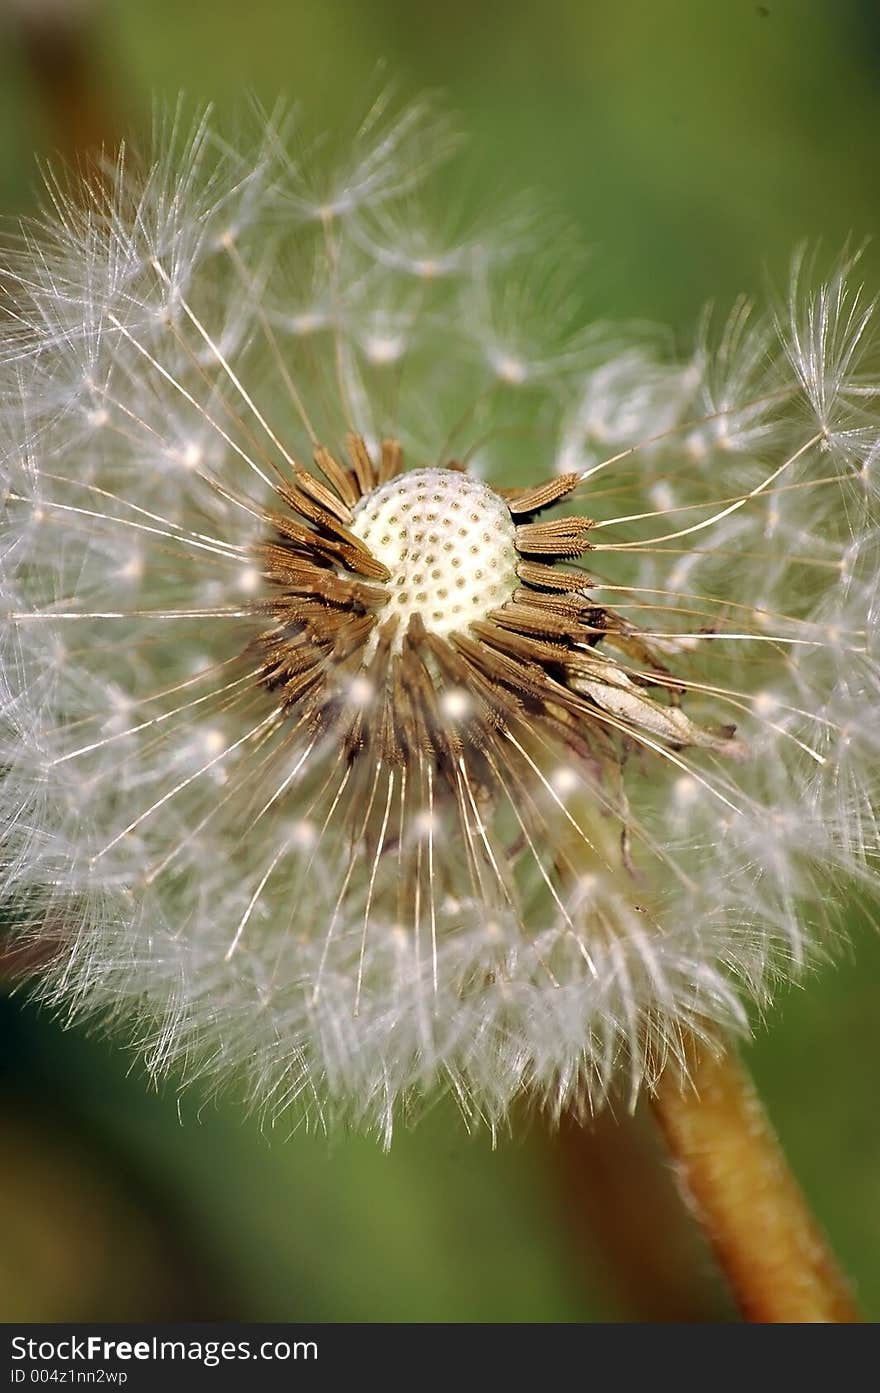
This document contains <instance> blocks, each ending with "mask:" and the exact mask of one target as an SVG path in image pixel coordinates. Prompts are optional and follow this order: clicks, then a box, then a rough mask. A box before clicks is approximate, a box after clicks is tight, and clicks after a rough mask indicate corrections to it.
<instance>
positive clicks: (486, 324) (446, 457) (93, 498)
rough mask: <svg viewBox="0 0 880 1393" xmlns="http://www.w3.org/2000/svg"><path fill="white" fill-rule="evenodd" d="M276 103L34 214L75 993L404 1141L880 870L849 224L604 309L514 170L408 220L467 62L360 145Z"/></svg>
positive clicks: (218, 1077)
mask: <svg viewBox="0 0 880 1393" xmlns="http://www.w3.org/2000/svg"><path fill="white" fill-rule="evenodd" d="M288 125H289V123H287V122H286V121H285V120H283V119H282V118H278V119H275V120H273V122H272V123H270V125H269V129H268V134H267V135H266V136H264V137H263V138H262V139H261V140H260V141H259V143H258V145H257V147H256V148H254V149H249V150H246V151H239V150H237V149H235V148H233V147H232V146H230V145H229V144H228V143H226V142H224V141H221V140H220V139H219V137H217V136H216V135H215V134H214V133H213V132H212V130H211V128H210V126H209V123H208V121H207V120H206V119H205V120H201V121H200V122H198V123H197V125H196V126H195V128H194V129H188V128H187V126H186V123H185V121H184V120H183V117H182V116H181V114H180V113H179V112H178V113H177V115H176V116H175V118H174V119H173V120H172V121H171V122H170V123H166V125H165V126H164V127H162V128H160V129H159V130H158V131H157V133H156V142H155V143H156V154H155V158H154V160H153V162H152V163H148V164H146V165H139V164H138V163H137V162H136V161H135V160H134V159H133V158H132V157H130V156H129V155H128V154H127V153H123V154H122V155H120V157H119V160H118V162H117V163H116V164H115V166H114V167H113V168H112V169H104V170H102V171H101V172H100V174H99V175H96V176H95V178H94V180H93V181H91V182H88V183H86V184H85V185H84V186H81V185H74V184H71V185H70V186H67V185H65V183H64V181H63V180H62V179H61V178H60V177H58V176H55V175H50V177H49V185H48V190H49V198H48V201H47V209H46V211H45V213H44V214H43V215H42V216H41V217H40V218H38V219H37V220H35V221H34V222H33V223H31V224H29V225H28V226H26V227H25V228H24V229H23V231H22V233H21V236H20V238H19V239H18V241H17V242H15V243H12V244H10V245H9V246H8V247H7V249H6V251H5V253H4V257H3V264H2V294H3V299H4V304H3V315H4V328H3V337H2V349H0V354H2V366H0V422H2V430H3V448H2V473H0V488H2V492H3V497H4V517H3V523H2V532H0V608H2V615H3V618H2V631H0V640H2V675H0V764H2V769H3V773H2V779H0V791H2V798H3V801H4V819H3V822H4V826H3V834H2V861H0V875H2V894H3V898H4V902H5V903H6V904H7V905H11V906H13V907H14V910H15V920H16V924H17V927H16V929H15V932H16V933H17V934H19V935H20V936H21V937H22V938H23V939H24V940H25V941H27V942H28V943H29V944H31V945H32V946H33V945H36V946H37V947H39V948H40V949H41V952H40V957H41V960H42V966H41V969H40V972H39V975H38V977H37V982H36V990H37V992H38V994H39V995H40V996H41V997H42V998H43V999H44V1000H46V1001H48V1002H50V1003H52V1004H53V1005H55V1006H56V1007H58V1008H60V1009H61V1010H63V1011H64V1012H65V1013H66V1014H67V1015H68V1016H69V1017H71V1018H76V1017H79V1016H81V1015H88V1016H98V1017H101V1018H103V1019H107V1020H110V1021H115V1022H119V1023H120V1024H122V1025H123V1026H124V1027H125V1028H126V1029H127V1030H128V1031H129V1033H130V1034H131V1035H132V1037H133V1038H134V1040H135V1041H136V1043H137V1045H138V1047H139V1048H140V1049H141V1051H142V1052H143V1053H144V1055H145V1057H146V1059H147V1061H148V1064H149V1067H150V1069H151V1070H153V1071H154V1072H156V1073H157V1074H161V1073H164V1072H165V1071H168V1070H170V1069H175V1070H177V1071H178V1072H179V1073H180V1074H181V1075H182V1076H183V1077H185V1078H189V1077H194V1076H204V1077H205V1078H207V1079H209V1080H211V1081H213V1082H214V1083H219V1082H221V1081H223V1080H227V1079H236V1080H240V1079H242V1078H244V1079H246V1080H247V1092H248V1098H249V1100H251V1101H252V1102H253V1104H254V1105H255V1106H257V1107H259V1108H261V1109H263V1110H264V1111H265V1112H266V1113H267V1114H268V1115H269V1116H270V1117H276V1116H279V1115H281V1114H282V1113H285V1112H286V1111H287V1110H288V1109H292V1110H293V1111H294V1114H295V1116H296V1117H298V1118H301V1119H304V1120H305V1121H306V1122H307V1123H308V1124H310V1125H314V1126H317V1127H320V1128H323V1129H330V1128H331V1127H332V1126H334V1125H336V1123H337V1122H340V1121H347V1122H349V1123H352V1124H354V1125H356V1126H363V1127H367V1128H374V1129H376V1130H378V1132H379V1134H380V1135H381V1136H382V1138H383V1139H384V1140H385V1141H386V1142H389V1141H390V1139H391V1134H392V1129H393V1126H394V1123H395V1120H396V1119H397V1118H399V1117H408V1116H411V1115H413V1114H414V1112H415V1111H416V1110H417V1108H418V1105H419V1103H420V1101H421V1100H422V1099H424V1098H425V1097H428V1096H430V1095H431V1094H432V1093H434V1092H436V1091H437V1090H438V1089H445V1090H450V1091H451V1092H452V1093H453V1094H454V1095H455V1097H456V1099H457V1100H458V1103H459V1105H460V1107H461V1110H462V1113H463V1114H464V1116H465V1118H466V1119H467V1120H468V1122H478V1121H485V1122H486V1123H487V1124H488V1125H489V1126H490V1127H491V1128H493V1129H494V1128H496V1127H497V1126H498V1125H499V1124H500V1123H501V1122H502V1121H503V1120H504V1118H505V1117H506V1115H507V1114H508V1111H509V1109H510V1107H511V1105H512V1103H513V1101H514V1100H515V1099H517V1098H519V1097H520V1096H521V1095H523V1094H524V1093H525V1094H528V1095H529V1096H530V1097H532V1098H533V1099H536V1100H537V1101H538V1102H539V1103H540V1104H541V1105H543V1106H544V1107H545V1108H546V1109H547V1111H548V1112H549V1113H550V1114H551V1115H552V1116H555V1117H558V1116H559V1115H560V1114H561V1113H562V1112H563V1111H565V1110H571V1109H575V1110H578V1111H579V1112H580V1113H581V1114H589V1112H590V1111H592V1110H594V1109H595V1108H597V1107H599V1106H601V1104H602V1102H603V1100H604V1099H605V1098H606V1096H607V1095H608V1094H609V1092H610V1091H612V1090H616V1089H623V1090H624V1092H625V1093H626V1095H627V1096H628V1097H629V1098H630V1099H631V1100H633V1101H634V1100H635V1098H636V1096H637V1095H638V1094H639V1093H640V1091H642V1090H643V1089H647V1090H648V1091H649V1092H659V1091H660V1090H661V1088H662V1086H663V1080H664V1079H665V1078H666V1077H667V1076H668V1075H669V1074H670V1072H671V1073H672V1075H673V1076H674V1077H675V1078H680V1077H681V1075H682V1073H685V1074H686V1073H687V1071H688V1068H689V1067H692V1066H693V1051H694V1049H695V1048H696V1049H698V1050H702V1051H708V1052H709V1054H710V1055H711V1054H712V1052H713V1051H717V1049H718V1043H717V1042H718V1040H719V1039H726V1038H727V1037H728V1035H729V1034H730V1033H737V1032H745V1031H747V1029H748V1026H749V1020H750V1013H751V1012H752V1011H753V1009H754V1008H758V1009H759V1010H760V1009H763V1008H764V1007H765V1006H766V1004H767V1003H768V1001H769V1000H770V998H771V995H772V992H773V989H774V987H775V986H776V985H777V984H778V983H779V982H781V981H785V980H787V979H789V978H790V977H792V976H793V975H795V974H796V973H798V972H800V971H802V970H803V968H804V967H805V966H806V965H807V964H809V963H811V962H812V961H814V960H815V959H816V958H817V956H820V955H822V954H824V953H826V952H827V951H828V950H829V949H830V948H831V947H833V944H834V941H835V939H836V937H837V936H838V935H839V932H840V924H839V916H838V901H839V900H842V899H843V898H844V896H845V894H846V893H849V892H850V891H851V890H852V889H853V887H855V888H857V889H858V887H863V888H864V889H865V891H866V892H867V890H868V888H869V886H870V873H871V868H872V858H874V857H875V856H876V850H877V820H876V817H877V813H876V810H877V796H876V795H877V787H876V784H877V777H876V776H877V769H878V762H877V753H878V751H877V735H876V731H877V729H878V728H880V724H878V717H880V664H878V649H877V637H876V635H877V616H878V612H880V592H878V582H877V576H878V573H880V566H878V562H880V531H878V509H877V503H878V489H877V484H878V467H877V460H878V457H880V434H878V418H877V411H876V397H877V393H878V390H880V377H878V374H877V363H876V340H875V328H874V309H873V304H871V303H869V302H868V301H867V300H866V299H865V298H864V295H863V293H862V292H861V290H860V289H859V288H858V287H857V286H856V285H854V284H852V282H853V278H854V276H855V272H856V260H857V259H856V258H854V257H851V258H847V259H845V261H844V262H843V263H842V264H841V265H839V266H838V267H836V268H834V269H832V272H831V274H830V276H829V277H828V278H827V279H826V280H825V281H824V282H823V283H820V284H819V288H818V289H814V288H811V287H812V286H813V285H814V284H816V280H817V278H816V276H815V274H814V272H813V271H812V270H811V271H810V273H809V274H807V273H806V271H805V269H804V267H803V265H799V266H798V267H797V269H796V274H795V276H794V278H793V282H792V285H791V289H790V294H789V296H788V297H787V303H786V307H785V309H784V310H783V309H777V310H775V311H773V310H771V312H769V313H768V314H766V315H764V316H761V315H759V314H757V312H756V311H754V310H753V309H752V308H750V306H749V305H747V304H746V303H745V302H742V303H740V304H738V305H737V306H736V307H735V309H734V312H733V314H732V316H731V318H730V320H729V321H728V323H727V324H726V325H724V326H722V328H721V329H720V331H718V332H715V331H714V330H713V327H712V324H711V322H707V323H706V325H704V329H703V333H702V334H701V336H700V339H699V341H698V343H697V346H696V347H695V350H694V354H693V356H692V358H691V360H690V361H688V362H685V363H675V362H672V361H670V359H669V358H668V356H666V355H665V354H664V353H663V352H662V351H660V350H658V348H657V345H656V344H653V343H651V342H649V341H647V340H646V337H645V335H644V334H643V333H641V334H639V335H637V336H633V337H632V338H627V336H626V335H625V334H623V335H621V334H620V333H619V332H615V333H613V334H612V333H611V331H609V330H605V329H603V328H601V327H593V328H591V329H590V330H589V332H587V331H584V329H583V328H582V327H580V326H579V322H578V314H579V313H580V311H579V309H578V297H577V294H576V289H577V287H576V285H573V284H572V283H570V282H569V281H567V280H566V279H565V278H564V277H563V275H562V272H561V271H560V267H559V260H558V257H556V256H555V255H554V248H553V245H552V239H551V245H550V247H549V255H548V256H547V258H546V263H545V264H546V267H547V268H548V269H547V270H546V273H545V272H544V271H542V267H541V259H540V257H538V256H537V255H536V250H535V245H534V238H535V236H536V234H535V231H534V226H533V225H530V224H529V223H528V221H527V220H525V219H524V218H523V216H522V211H521V208H520V209H516V210H513V211H512V212H511V215H510V219H509V221H508V222H507V223H505V221H504V220H503V219H501V220H500V221H499V222H498V223H497V224H495V223H493V222H492V221H490V220H487V219H486V218H485V217H484V218H483V219H482V220H481V222H480V223H479V225H478V226H477V227H476V228H475V229H468V228H467V227H464V226H459V224H458V223H457V222H456V220H455V219H454V218H450V217H448V216H447V218H446V219H445V222H444V224H443V225H442V226H441V227H440V229H439V231H437V232H433V231H432V228H431V226H430V225H421V224H420V223H419V221H418V212H417V206H416V200H417V195H418V192H419V185H420V183H421V181H422V180H423V179H424V178H426V177H427V176H428V175H429V174H431V177H434V175H433V169H434V166H435V165H436V163H437V160H438V159H439V157H440V156H445V155H446V154H447V153H450V152H451V150H452V149H453V148H454V146H455V143H456V142H455V140H454V139H453V137H452V135H451V134H450V131H449V128H448V127H447V126H446V124H445V123H444V122H442V121H440V120H438V118H437V117H436V116H434V115H433V113H432V112H431V111H430V110H429V109H428V108H427V107H418V108H413V109H409V110H405V111H404V112H403V113H396V114H395V113H394V112H393V111H392V110H391V109H389V108H387V107H386V106H385V104H384V103H381V102H380V103H378V104H377V106H376V107H375V108H374V109H373V110H372V111H371V112H370V114H369V117H368V119H367V121H366V122H365V123H364V126H363V128H362V129H361V130H360V131H359V132H358V133H357V136H356V138H355V139H354V140H353V141H352V142H350V143H349V144H348V145H347V146H346V148H345V151H344V155H343V157H342V158H341V159H340V162H339V163H338V165H337V166H335V167H330V166H329V164H324V163H323V160H324V152H323V151H322V147H320V145H319V146H316V147H314V148H311V149H309V148H303V149H302V151H301V153H298V152H297V147H296V146H295V145H293V146H291V139H292V137H291V135H290V131H289V129H288ZM291 150H293V153H291ZM328 158H329V157H328ZM316 170H317V173H315V172H314V171H316ZM438 177H439V176H438ZM532 222H533V220H532ZM453 228H454V229H455V230H456V232H457V233H458V241H456V237H455V236H454V235H453V231H452V229H453ZM545 240H546V239H545Z"/></svg>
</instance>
